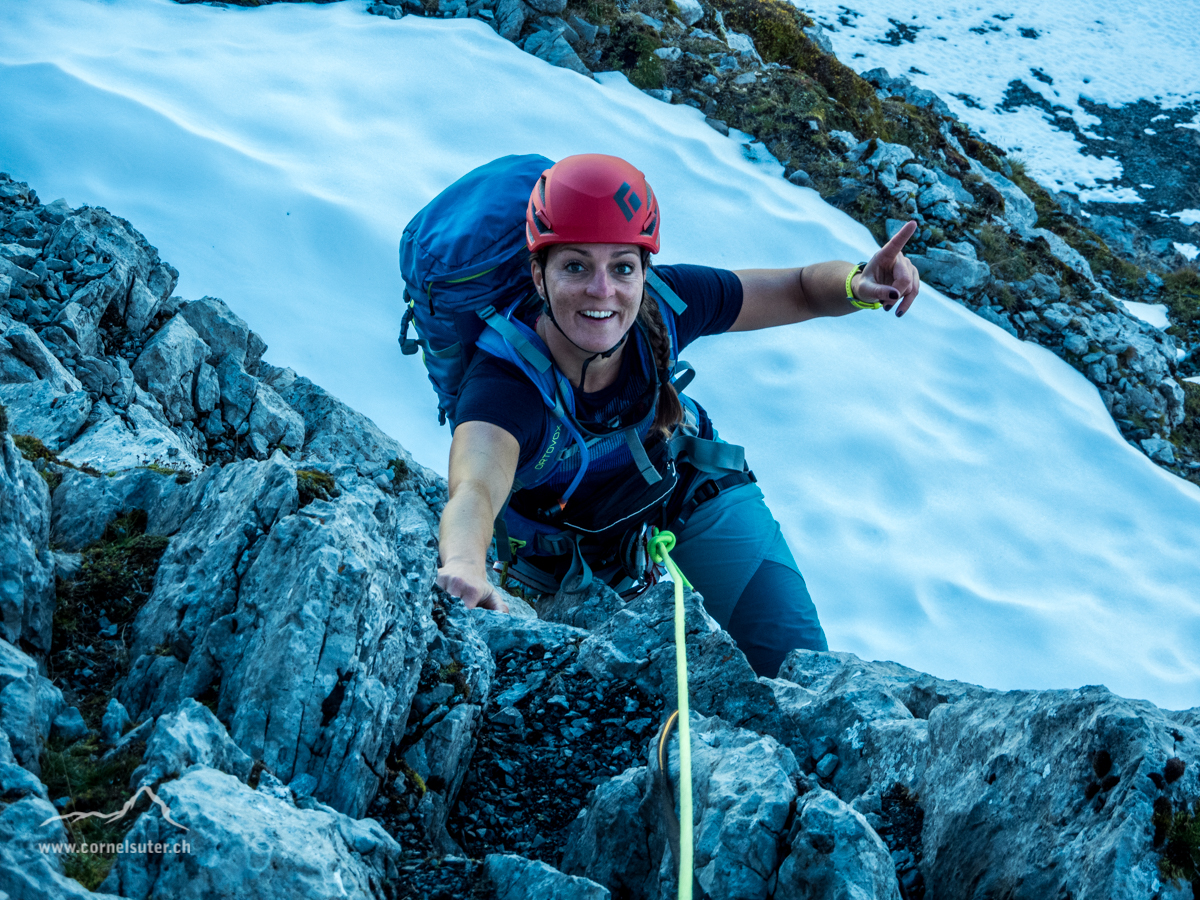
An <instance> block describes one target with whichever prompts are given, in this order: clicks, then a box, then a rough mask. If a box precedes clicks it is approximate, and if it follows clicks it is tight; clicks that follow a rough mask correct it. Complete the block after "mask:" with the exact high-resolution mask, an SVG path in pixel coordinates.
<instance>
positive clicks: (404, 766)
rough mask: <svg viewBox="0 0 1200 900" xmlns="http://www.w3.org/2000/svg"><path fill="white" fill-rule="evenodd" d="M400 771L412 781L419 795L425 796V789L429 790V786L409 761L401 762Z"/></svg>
mask: <svg viewBox="0 0 1200 900" xmlns="http://www.w3.org/2000/svg"><path fill="white" fill-rule="evenodd" d="M400 771H401V772H403V773H404V777H405V778H407V779H408V780H409V781H410V782H411V783H412V785H413V787H415V788H416V789H417V796H418V797H424V796H425V791H426V790H428V788H427V787H426V786H425V779H424V778H422V777H421V776H420V775H418V774H417V772H416V770H415V769H414V768H413V767H412V766H410V765H409V764H408V763H401V764H400Z"/></svg>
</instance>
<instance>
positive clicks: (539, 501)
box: [437, 154, 920, 677]
mask: <svg viewBox="0 0 1200 900" xmlns="http://www.w3.org/2000/svg"><path fill="white" fill-rule="evenodd" d="M915 230H916V223H914V222H910V223H908V224H907V225H905V226H904V227H903V228H902V229H901V230H900V231H899V232H898V233H897V234H896V235H895V236H894V237H893V238H892V239H891V240H889V241H888V242H887V244H886V245H885V246H884V247H883V248H882V249H881V250H880V251H879V252H877V253H876V254H875V255H874V256H873V257H871V259H870V261H869V262H867V263H865V264H859V265H857V266H856V265H854V264H852V263H849V262H841V261H833V262H823V263H817V264H814V265H809V266H803V267H801V268H794V269H754V270H743V271H738V272H731V271H727V270H721V269H713V268H707V267H702V266H692V265H677V266H662V267H655V268H654V269H650V268H649V260H650V255H651V254H653V253H656V252H658V249H659V208H658V200H657V198H656V197H655V196H654V194H653V192H652V191H651V190H650V186H649V185H648V184H647V183H646V180H645V177H644V176H643V174H642V173H641V172H640V171H638V170H637V169H636V168H634V167H633V166H632V165H630V164H629V163H627V162H625V161H624V160H622V159H618V158H616V157H612V156H603V155H597V154H587V155H580V156H571V157H568V158H566V159H563V160H562V161H560V162H558V163H557V164H555V165H553V166H552V167H550V168H549V169H547V170H545V171H544V172H543V173H542V176H541V178H539V179H538V181H537V183H536V185H535V186H534V188H533V191H532V193H531V195H530V198H529V203H528V206H527V211H526V228H525V235H526V245H527V247H528V249H529V251H530V254H531V259H530V272H531V274H532V278H533V285H534V287H535V288H536V291H537V295H538V297H539V298H540V301H541V302H540V304H534V305H532V307H529V306H526V307H525V308H523V309H522V310H518V314H516V315H512V316H510V317H509V319H507V320H505V321H498V320H497V318H496V317H495V316H494V315H493V317H492V318H491V319H488V320H487V321H489V323H491V324H492V325H494V326H495V327H496V328H498V329H500V330H502V331H504V336H505V337H506V338H507V339H510V340H512V341H515V342H518V343H519V344H521V345H522V346H521V353H522V355H523V356H524V357H525V358H527V359H530V360H534V365H535V366H536V360H537V359H538V357H539V354H541V355H548V357H549V360H551V361H552V362H553V367H554V368H555V370H556V373H554V374H555V375H556V377H565V382H566V383H569V389H568V388H567V387H566V385H565V384H564V383H563V382H561V381H560V385H562V387H561V388H560V394H559V396H557V397H556V396H555V395H554V394H553V392H548V391H547V390H546V389H542V390H541V391H539V388H538V387H537V385H536V384H535V383H534V381H532V380H531V377H530V374H531V373H532V372H533V370H532V369H529V368H528V366H527V365H526V364H525V363H522V362H521V360H520V359H519V358H517V357H516V356H512V358H510V359H505V358H501V356H500V355H494V354H492V353H487V352H485V353H476V354H475V355H474V358H473V360H472V362H471V364H470V367H469V368H468V369H467V371H466V374H465V375H464V377H463V380H462V383H461V387H460V389H459V392H458V399H457V407H456V410H455V416H454V428H455V430H454V437H453V442H452V445H451V448H450V499H449V502H448V503H447V504H446V508H445V512H444V513H443V516H442V521H441V534H440V537H441V544H440V548H441V550H440V552H441V562H442V565H441V568H439V570H438V576H437V582H438V584H439V585H440V586H441V587H442V588H443V589H445V590H446V591H447V592H448V593H450V594H451V595H452V596H454V597H460V598H462V600H463V602H464V603H465V604H466V605H467V606H468V607H475V606H482V607H485V608H489V609H498V610H501V611H507V606H506V604H504V602H503V601H502V600H501V599H500V597H499V596H498V594H497V593H496V591H495V589H494V588H493V586H492V584H491V583H490V582H489V580H488V573H487V568H486V566H487V553H488V548H489V545H490V542H491V539H492V536H493V527H494V526H495V529H496V537H497V545H498V550H499V551H500V553H501V555H502V556H503V557H507V556H508V553H507V551H508V550H510V549H514V550H515V551H516V557H515V562H516V563H517V564H518V565H515V566H514V568H513V570H512V571H513V574H514V576H515V577H517V578H519V579H520V580H522V581H525V582H526V583H528V584H532V585H534V586H535V587H537V588H539V589H540V590H551V591H552V590H553V589H554V587H555V586H556V585H557V584H560V583H563V582H571V583H573V585H574V587H579V586H581V585H586V584H587V583H588V581H589V580H591V579H592V578H593V577H596V578H598V579H600V580H604V581H606V582H608V583H610V584H612V585H614V586H615V587H617V588H618V589H621V588H622V587H625V588H630V587H632V588H637V587H639V586H640V585H642V584H643V583H644V580H645V578H644V576H645V575H646V572H647V568H648V564H647V562H646V559H645V552H644V551H645V537H646V535H647V534H648V531H649V529H650V527H651V526H656V527H660V528H669V529H671V530H672V531H673V532H674V533H675V535H676V541H677V542H676V545H675V548H674V550H673V551H672V557H673V558H674V560H675V561H676V562H677V563H678V565H679V567H680V569H681V570H682V571H683V572H684V573H685V574H686V575H687V577H688V579H689V581H690V582H691V583H692V584H693V585H694V586H695V588H696V590H697V591H698V592H699V593H700V594H701V595H702V596H703V598H704V605H705V608H706V609H707V611H708V612H709V614H710V615H712V617H713V618H714V619H716V621H717V622H718V623H719V624H720V625H721V626H722V627H723V628H725V629H726V630H727V631H728V632H729V634H730V635H731V636H732V637H733V639H734V640H735V641H736V643H737V645H738V647H739V648H741V650H742V651H743V652H744V653H745V654H746V657H747V659H748V660H749V662H750V664H751V666H752V667H753V668H754V671H755V672H757V673H758V674H760V675H766V676H770V677H774V676H775V675H776V674H777V673H778V670H779V666H780V664H781V663H782V661H783V659H784V657H785V656H786V655H787V653H788V652H789V651H790V650H792V649H794V648H808V649H814V650H825V649H828V646H827V644H826V640H825V634H824V632H823V630H822V628H821V625H820V622H819V620H818V617H817V611H816V608H815V607H814V605H813V602H812V599H811V597H810V596H809V592H808V589H807V587H806V585H805V582H804V578H803V577H802V576H801V574H800V570H799V567H798V566H797V565H796V562H795V560H794V558H793V557H792V554H791V552H790V550H789V549H788V547H787V544H786V543H785V541H784V539H783V535H782V533H781V532H780V528H779V525H778V524H777V523H776V522H775V520H774V518H773V517H772V515H771V512H770V510H769V509H768V508H767V506H766V503H765V501H764V499H763V494H762V492H761V491H760V490H759V488H758V486H757V484H755V483H754V476H753V474H752V473H751V472H749V470H748V468H746V466H745V465H744V463H743V461H742V455H741V448H739V447H736V446H734V445H731V444H726V443H724V442H722V441H721V440H720V439H719V438H718V437H717V435H716V433H715V431H714V430H713V428H712V425H711V423H710V422H709V420H708V417H707V415H706V414H705V412H704V410H703V409H702V408H700V407H699V406H698V405H697V404H696V403H695V402H694V401H692V400H691V399H690V398H687V397H686V395H681V394H680V393H679V392H678V391H677V388H676V384H675V383H672V376H673V375H674V376H676V383H682V381H681V380H680V379H678V377H677V376H678V375H679V373H680V372H681V371H682V369H683V367H682V366H677V365H676V360H677V359H678V353H679V350H680V349H682V348H683V347H685V346H687V344H689V343H690V342H691V341H693V340H695V339H696V338H698V337H701V336H703V335H710V334H721V333H723V332H726V331H749V330H754V329H759V328H769V327H772V326H777V325H788V324H792V323H797V322H803V321H806V320H808V319H813V318H818V317H822V316H841V315H846V314H847V313H851V312H855V311H856V310H857V309H865V308H871V309H877V308H879V307H880V306H882V307H883V308H884V309H885V310H889V311H890V310H892V309H895V312H896V315H897V316H901V315H903V314H904V313H905V312H906V311H907V310H908V309H909V307H911V306H912V303H913V300H914V299H915V298H916V296H917V292H918V290H919V286H920V284H919V277H918V275H917V272H916V269H915V267H914V266H913V265H912V263H911V262H909V261H908V260H907V259H906V258H905V257H904V255H903V254H902V253H901V249H902V248H903V247H904V245H905V243H906V242H907V241H908V239H909V238H910V237H911V236H912V234H913V232H914V231H915ZM481 315H482V314H481ZM505 322H508V323H509V324H505ZM510 326H511V327H510ZM517 326H519V333H517V332H516V331H512V327H517ZM526 326H527V327H526ZM521 335H528V337H527V338H523V337H521ZM522 342H523V343H522ZM479 346H481V347H483V348H484V349H485V350H486V349H488V344H487V342H486V341H483V340H481V341H480V344H479ZM518 363H519V364H518ZM567 393H569V394H570V395H571V396H569V397H564V396H563V395H565V394H567ZM562 399H565V400H566V406H567V411H566V412H565V413H564V410H563V403H562V402H560V401H561V400H562ZM551 404H555V405H556V406H555V408H551ZM572 407H573V408H572ZM564 427H565V429H566V431H565V432H564ZM567 432H569V433H570V434H568V433H567ZM572 436H574V440H572ZM542 468H545V469H546V470H547V471H549V472H550V475H549V476H548V477H542V476H540V475H539V476H538V477H533V478H531V477H530V475H529V474H528V473H532V472H534V471H535V470H537V471H540V470H541V469H542ZM518 473H527V474H526V475H525V477H524V478H522V479H521V480H519V481H518V482H517V483H516V484H514V478H515V477H516V476H517V475H518ZM581 475H582V477H580V476H581ZM527 484H533V485H534V486H532V487H525V486H524V485H527ZM514 488H516V490H514ZM522 573H523V575H522Z"/></svg>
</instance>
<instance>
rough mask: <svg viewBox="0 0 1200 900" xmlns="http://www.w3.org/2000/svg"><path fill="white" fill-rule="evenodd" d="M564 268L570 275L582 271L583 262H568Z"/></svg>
mask: <svg viewBox="0 0 1200 900" xmlns="http://www.w3.org/2000/svg"><path fill="white" fill-rule="evenodd" d="M566 270H567V271H568V272H570V273H571V274H572V275H575V274H578V273H579V272H582V271H583V263H578V262H569V263H567V265H566Z"/></svg>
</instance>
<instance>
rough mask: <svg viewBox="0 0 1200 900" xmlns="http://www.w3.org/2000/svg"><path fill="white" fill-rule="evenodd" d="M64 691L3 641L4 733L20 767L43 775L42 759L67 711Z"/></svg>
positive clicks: (0, 727)
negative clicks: (52, 732) (56, 723)
mask: <svg viewBox="0 0 1200 900" xmlns="http://www.w3.org/2000/svg"><path fill="white" fill-rule="evenodd" d="M63 705H64V704H63V698H62V691H60V690H59V689H58V688H56V687H55V686H54V685H53V684H51V683H50V681H48V680H47V679H45V678H43V677H42V676H41V675H39V674H38V664H37V663H36V662H35V661H34V660H33V658H32V657H30V656H28V655H27V654H25V653H22V652H21V651H20V650H18V649H17V648H16V647H14V646H13V645H12V644H10V643H9V642H8V641H5V640H0V731H3V732H5V733H6V734H7V735H8V744H9V746H10V747H11V751H12V755H13V757H14V758H15V759H16V761H17V763H18V764H19V765H21V766H22V767H24V768H26V769H28V770H29V771H30V772H32V773H33V774H34V775H41V773H42V769H41V764H40V763H39V762H38V757H39V756H40V755H41V752H42V745H43V743H44V742H45V740H46V738H48V737H49V736H50V730H51V727H52V725H53V722H54V720H55V719H56V718H58V715H59V713H61V712H62V710H63Z"/></svg>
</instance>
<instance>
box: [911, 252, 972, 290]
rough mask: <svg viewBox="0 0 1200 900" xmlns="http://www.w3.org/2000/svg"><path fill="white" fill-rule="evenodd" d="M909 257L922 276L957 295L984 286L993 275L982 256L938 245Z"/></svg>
mask: <svg viewBox="0 0 1200 900" xmlns="http://www.w3.org/2000/svg"><path fill="white" fill-rule="evenodd" d="M908 258H909V259H910V260H912V262H913V265H915V266H916V267H917V271H918V272H920V273H921V277H922V278H923V279H926V280H928V281H929V282H930V283H932V284H934V285H936V286H937V287H939V288H942V289H943V290H945V291H946V292H947V293H950V294H955V295H958V296H962V295H964V294H966V293H969V292H971V291H974V290H976V289H978V288H980V287H983V286H984V285H985V284H987V282H988V279H990V278H991V275H992V271H991V268H990V267H989V266H988V264H987V263H985V262H983V261H982V260H977V259H971V258H969V257H966V256H963V255H961V254H958V253H955V252H953V251H951V250H942V249H940V248H938V247H930V248H929V249H928V250H927V251H926V252H925V254H924V255H921V254H919V253H914V254H912V255H911V256H909V257H908Z"/></svg>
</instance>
